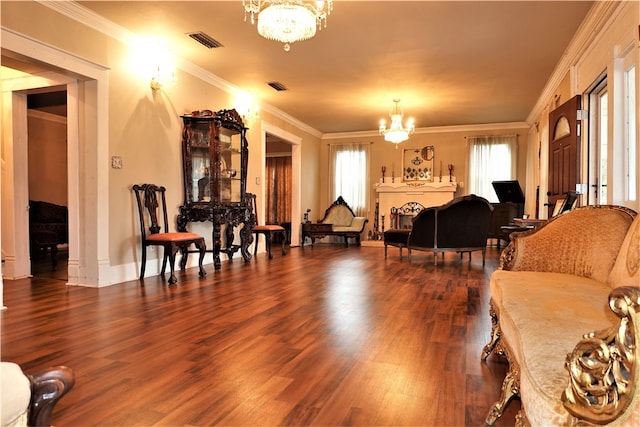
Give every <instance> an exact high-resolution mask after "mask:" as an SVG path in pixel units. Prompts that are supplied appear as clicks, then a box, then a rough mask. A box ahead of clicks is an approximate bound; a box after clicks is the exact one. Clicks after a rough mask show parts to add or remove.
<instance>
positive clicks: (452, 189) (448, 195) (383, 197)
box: [374, 176, 458, 231]
mask: <svg viewBox="0 0 640 427" xmlns="http://www.w3.org/2000/svg"><path fill="white" fill-rule="evenodd" d="M446 178H447V181H446V182H415V183H413V182H410V183H408V182H390V180H389V179H386V182H384V183H383V182H378V183H376V184H375V186H374V187H375V190H376V193H377V195H378V196H377V199H376V201H377V202H378V203H379V212H380V218H379V221H380V227H381V229H380V230H379V231H382V230H388V229H389V224H390V222H389V218H390V213H391V208H399V207H401V206H402V205H404V204H405V203H408V202H418V203H420V204H421V205H422V206H424V207H425V208H428V207H431V206H440V205H444V204H445V203H447V202H449V201H451V200H453V198H454V195H455V193H456V189H457V188H458V183H457V182H456V181H455V178H454V179H453V180H452V182H449V177H448V176H447V177H446ZM383 215H384V220H383V218H382V216H383Z"/></svg>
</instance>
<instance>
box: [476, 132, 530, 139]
mask: <svg viewBox="0 0 640 427" xmlns="http://www.w3.org/2000/svg"><path fill="white" fill-rule="evenodd" d="M496 136H503V137H509V136H512V137H515V138H517V137H519V136H520V134H519V133H516V134H513V135H470V136H465V137H464V139H467V138H492V137H496Z"/></svg>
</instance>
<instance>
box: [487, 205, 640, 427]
mask: <svg viewBox="0 0 640 427" xmlns="http://www.w3.org/2000/svg"><path fill="white" fill-rule="evenodd" d="M634 218H635V220H634ZM490 289H491V300H490V316H491V319H492V336H491V340H490V342H489V343H488V344H487V345H486V346H485V348H484V350H483V352H482V359H485V360H486V359H487V357H489V356H490V355H491V354H492V353H495V354H498V355H502V356H504V357H506V359H507V361H508V363H509V369H508V372H507V374H506V376H505V378H504V382H503V385H502V394H501V397H500V399H499V400H498V402H496V403H495V404H494V405H493V406H492V407H491V408H490V410H489V413H488V416H487V419H486V424H487V425H492V424H493V423H494V422H495V421H496V420H497V418H498V417H500V416H501V415H502V413H503V411H504V409H505V407H506V406H507V404H508V403H509V401H510V400H511V399H512V398H513V397H514V396H518V397H519V398H520V401H521V410H520V412H519V413H518V415H517V419H516V425H536V426H537V425H541V426H542V425H544V426H552V425H592V424H597V425H625V426H637V425H640V404H639V402H640V390H639V387H638V386H639V381H640V366H638V363H639V360H638V357H640V324H639V322H640V318H639V317H638V313H639V312H640V217H638V216H636V214H635V212H633V211H632V210H630V209H626V208H623V207H618V206H587V207H582V208H578V209H575V210H573V211H570V212H566V213H564V214H561V215H559V216H557V217H554V218H552V219H551V220H549V221H548V222H547V223H546V224H545V225H544V226H542V227H541V228H539V229H537V230H533V231H526V232H521V233H513V234H512V235H511V242H510V243H509V245H508V246H507V248H506V249H505V250H504V251H503V253H502V255H501V259H500V265H499V268H498V270H496V271H495V272H494V273H493V274H492V276H491V282H490Z"/></svg>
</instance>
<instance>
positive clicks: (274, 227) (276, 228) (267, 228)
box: [252, 225, 284, 231]
mask: <svg viewBox="0 0 640 427" xmlns="http://www.w3.org/2000/svg"><path fill="white" fill-rule="evenodd" d="M252 230H253V231H284V227H282V226H279V225H256V226H255V227H253V228H252Z"/></svg>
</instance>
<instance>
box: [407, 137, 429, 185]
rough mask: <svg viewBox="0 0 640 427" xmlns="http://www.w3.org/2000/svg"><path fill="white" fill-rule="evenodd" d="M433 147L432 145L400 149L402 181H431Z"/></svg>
mask: <svg viewBox="0 0 640 427" xmlns="http://www.w3.org/2000/svg"><path fill="white" fill-rule="evenodd" d="M434 158H435V149H434V148H433V145H428V146H426V147H422V148H405V149H404V150H402V181H403V182H416V181H422V182H433V175H434V170H433V164H434Z"/></svg>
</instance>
